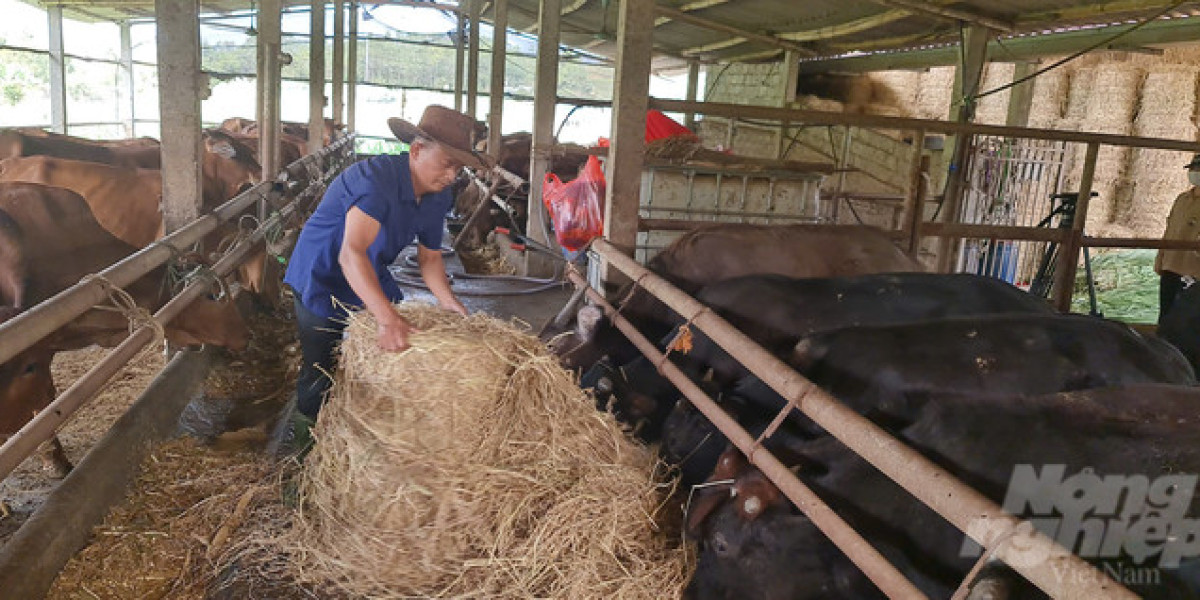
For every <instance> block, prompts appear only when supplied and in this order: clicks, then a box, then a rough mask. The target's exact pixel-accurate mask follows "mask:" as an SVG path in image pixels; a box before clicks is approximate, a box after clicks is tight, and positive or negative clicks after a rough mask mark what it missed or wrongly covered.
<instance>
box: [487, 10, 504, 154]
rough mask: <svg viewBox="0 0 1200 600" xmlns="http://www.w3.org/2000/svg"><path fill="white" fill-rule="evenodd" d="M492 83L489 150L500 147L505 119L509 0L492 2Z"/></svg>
mask: <svg viewBox="0 0 1200 600" xmlns="http://www.w3.org/2000/svg"><path fill="white" fill-rule="evenodd" d="M492 28H493V29H492V85H491V88H490V89H491V91H490V92H488V106H489V108H488V145H487V147H488V152H489V153H491V154H492V155H493V156H494V155H495V154H496V152H497V149H498V148H499V147H500V134H501V132H502V127H501V125H502V123H503V120H504V58H505V56H506V55H507V54H508V52H507V51H506V47H507V46H508V0H495V2H494V3H493V4H492Z"/></svg>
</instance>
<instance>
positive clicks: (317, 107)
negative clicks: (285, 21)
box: [308, 0, 325, 152]
mask: <svg viewBox="0 0 1200 600" xmlns="http://www.w3.org/2000/svg"><path fill="white" fill-rule="evenodd" d="M309 33H310V36H309V44H308V50H309V60H308V151H309V152H317V151H318V150H320V149H321V148H322V147H323V146H324V145H325V0H312V21H311V26H310V29H309Z"/></svg>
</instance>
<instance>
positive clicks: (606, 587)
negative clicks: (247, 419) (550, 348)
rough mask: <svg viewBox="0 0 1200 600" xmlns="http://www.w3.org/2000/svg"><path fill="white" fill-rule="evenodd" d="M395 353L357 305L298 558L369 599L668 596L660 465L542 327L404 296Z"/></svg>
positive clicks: (298, 529)
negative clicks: (540, 332) (540, 334)
mask: <svg viewBox="0 0 1200 600" xmlns="http://www.w3.org/2000/svg"><path fill="white" fill-rule="evenodd" d="M400 310H401V312H402V313H403V314H404V315H405V317H406V318H407V319H408V320H409V321H410V322H412V323H413V324H414V325H415V326H416V327H417V328H419V329H420V332H419V333H415V334H414V335H413V336H412V337H411V338H410V341H411V343H412V348H411V349H409V350H407V351H406V352H403V353H385V352H382V351H380V350H379V349H378V347H377V345H376V342H375V325H374V322H373V320H372V319H371V318H370V316H369V315H367V314H365V313H363V314H360V315H356V316H355V317H354V318H353V319H352V322H351V324H350V326H349V328H348V331H349V335H348V337H347V339H346V341H345V342H344V343H343V349H342V352H343V359H342V372H341V374H340V375H341V377H340V379H339V383H338V384H337V386H336V387H335V390H334V392H333V394H332V396H331V397H330V399H329V401H328V403H327V404H326V406H325V407H324V408H323V409H322V411H321V415H320V418H319V420H318V423H317V425H316V426H315V428H314V431H313V433H314V437H315V438H316V440H317V445H316V447H315V448H314V449H313V451H312V453H311V454H310V455H309V456H308V458H307V459H306V460H305V470H304V473H303V477H302V481H301V487H300V490H301V496H302V504H301V506H302V508H301V512H300V513H299V515H298V516H297V519H296V522H295V526H294V529H293V532H292V535H291V536H290V544H291V545H292V548H291V549H290V554H291V555H292V556H293V560H294V561H295V566H296V568H297V569H298V571H299V574H298V577H299V579H300V580H302V581H308V582H312V583H321V582H325V583H333V584H334V585H335V586H337V587H338V588H340V589H341V590H342V591H343V592H344V593H346V594H347V595H349V596H356V597H372V598H398V597H413V596H417V597H449V596H453V597H459V598H464V597H466V598H516V597H521V598H528V597H539V598H665V597H678V595H679V593H680V590H681V589H682V586H683V584H684V582H685V581H686V577H687V574H688V573H687V570H688V567H687V563H688V561H687V560H686V555H685V551H684V550H682V549H680V548H677V547H675V546H678V544H676V543H673V542H672V541H671V540H669V539H668V538H667V537H666V536H665V535H662V534H661V533H657V532H656V531H655V529H656V525H655V515H656V512H657V510H658V508H659V507H660V505H661V503H662V493H661V490H660V489H659V488H660V486H659V484H658V483H656V477H655V473H654V470H655V468H656V464H657V463H656V461H655V459H654V458H653V457H652V455H651V454H650V453H649V451H647V450H646V449H645V448H643V447H641V446H639V445H637V444H635V443H633V442H632V441H630V440H629V439H628V438H627V436H626V434H625V433H624V432H623V431H622V430H621V428H620V426H619V425H618V424H617V423H616V422H615V421H614V420H613V419H612V417H611V416H609V415H607V414H605V413H601V412H597V411H596V410H595V409H594V406H593V402H592V401H591V400H590V399H588V398H587V396H586V395H584V393H583V392H581V391H580V389H579V387H578V385H577V384H576V383H575V382H574V380H573V379H572V377H571V376H570V375H569V374H568V373H567V372H565V371H564V370H563V369H561V368H560V367H559V366H558V364H557V363H556V361H555V360H554V358H553V357H552V356H550V355H549V354H548V353H547V352H546V350H545V349H544V347H543V346H542V345H541V344H540V343H539V342H538V341H537V340H536V339H535V338H533V337H532V336H529V335H527V334H525V333H522V332H520V331H518V330H517V329H516V328H515V327H514V326H512V325H509V324H506V323H503V322H500V321H497V320H495V319H493V318H490V317H488V316H486V315H478V314H477V315H473V316H471V317H466V318H463V317H461V316H459V315H456V314H453V313H448V312H445V311H441V310H439V309H436V308H434V307H432V306H429V305H423V304H413V303H406V304H402V305H400Z"/></svg>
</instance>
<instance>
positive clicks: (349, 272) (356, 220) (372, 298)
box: [338, 206, 415, 351]
mask: <svg viewBox="0 0 1200 600" xmlns="http://www.w3.org/2000/svg"><path fill="white" fill-rule="evenodd" d="M379 229H380V225H379V221H376V220H375V219H374V218H372V217H371V216H370V215H368V214H367V213H365V212H363V211H362V209H360V208H358V207H357V206H353V207H351V208H350V210H349V211H348V212H347V213H346V229H345V232H344V235H343V236H342V248H341V250H340V251H339V252H338V264H339V265H341V267H342V273H343V274H344V275H345V276H346V281H347V282H349V283H350V289H352V290H354V293H355V294H357V295H358V297H359V299H361V300H362V301H363V305H365V306H366V307H367V310H368V311H370V313H371V315H372V316H374V317H375V322H376V323H377V324H378V327H377V329H376V335H377V341H378V342H379V347H380V348H383V349H384V350H393V351H400V350H406V349H408V334H409V333H410V332H411V331H415V330H414V329H413V327H412V326H411V325H409V324H408V321H405V320H404V318H403V317H401V316H400V313H397V312H396V309H394V308H392V303H391V301H390V300H388V297H387V294H384V293H383V286H382V285H380V283H379V276H378V275H376V274H375V267H374V265H372V264H371V260H370V259H369V258H367V248H369V247H370V246H371V243H372V242H374V241H375V236H377V235H379Z"/></svg>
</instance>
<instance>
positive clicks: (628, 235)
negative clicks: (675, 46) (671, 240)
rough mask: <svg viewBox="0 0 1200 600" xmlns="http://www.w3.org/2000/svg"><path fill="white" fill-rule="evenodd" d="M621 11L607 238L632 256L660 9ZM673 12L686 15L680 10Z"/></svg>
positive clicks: (631, 5)
mask: <svg viewBox="0 0 1200 600" xmlns="http://www.w3.org/2000/svg"><path fill="white" fill-rule="evenodd" d="M659 8H661V7H659ZM619 10H620V16H619V18H618V21H617V66H616V76H615V77H614V78H613V95H612V97H613V98H614V99H615V101H614V102H613V111H612V146H611V149H610V150H609V153H608V161H607V164H606V165H605V170H606V173H605V179H606V181H608V186H607V198H606V202H605V207H604V213H605V214H604V236H605V238H607V239H608V240H609V242H610V243H612V244H613V245H615V246H616V247H618V248H620V249H621V251H622V252H625V253H627V254H629V255H630V256H632V255H633V251H634V246H635V245H636V244H637V227H638V205H639V198H640V196H641V186H642V162H643V160H644V158H645V154H646V109H647V103H648V101H649V97H650V56H651V54H652V52H651V51H652V49H653V37H654V35H653V24H654V12H655V10H656V9H655V5H654V0H626V1H625V2H622V3H621V5H620V9H619ZM674 12H677V13H679V14H680V15H683V13H682V12H680V11H674ZM685 16H686V15H685ZM614 276H616V273H615V272H612V271H611V270H610V272H609V273H607V274H606V276H605V277H604V280H605V281H613V277H614Z"/></svg>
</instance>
